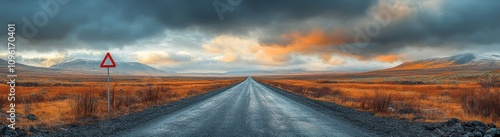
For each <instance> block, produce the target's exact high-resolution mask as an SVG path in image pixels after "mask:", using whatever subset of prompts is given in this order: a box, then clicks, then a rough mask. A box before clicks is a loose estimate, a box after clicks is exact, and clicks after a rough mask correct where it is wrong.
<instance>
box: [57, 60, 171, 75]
mask: <svg viewBox="0 0 500 137" xmlns="http://www.w3.org/2000/svg"><path fill="white" fill-rule="evenodd" d="M100 64H101V61H97V60H88V59H67V60H64V61H62V62H60V63H57V64H55V65H52V66H50V68H52V69H63V70H72V71H77V72H87V73H90V74H104V73H106V71H105V69H103V68H100V67H99V66H100ZM116 66H117V67H116V68H111V69H110V73H114V74H123V75H163V74H167V73H169V72H165V71H162V70H159V69H156V68H153V67H151V66H148V65H145V64H142V63H138V62H116ZM170 73H175V72H170Z"/></svg>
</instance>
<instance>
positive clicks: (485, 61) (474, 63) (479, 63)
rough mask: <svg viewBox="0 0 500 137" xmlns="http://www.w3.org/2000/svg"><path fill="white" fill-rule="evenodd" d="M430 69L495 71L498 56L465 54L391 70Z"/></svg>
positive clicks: (406, 64)
mask: <svg viewBox="0 0 500 137" xmlns="http://www.w3.org/2000/svg"><path fill="white" fill-rule="evenodd" d="M430 68H463V69H481V70H495V69H499V68H500V55H487V54H477V53H465V54H459V55H455V56H450V57H442V58H431V59H423V60H417V61H412V62H405V63H403V64H401V65H399V66H396V67H394V68H392V69H391V70H411V69H430Z"/></svg>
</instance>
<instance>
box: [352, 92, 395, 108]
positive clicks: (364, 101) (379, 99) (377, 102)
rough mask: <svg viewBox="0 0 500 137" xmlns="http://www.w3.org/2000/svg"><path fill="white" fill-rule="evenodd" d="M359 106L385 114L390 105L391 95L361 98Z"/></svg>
mask: <svg viewBox="0 0 500 137" xmlns="http://www.w3.org/2000/svg"><path fill="white" fill-rule="evenodd" d="M359 102H360V106H361V108H363V109H368V110H373V111H374V112H387V110H388V108H389V105H390V104H391V103H392V97H391V95H388V96H387V95H382V94H378V93H377V94H375V96H365V97H361V98H360V100H359Z"/></svg>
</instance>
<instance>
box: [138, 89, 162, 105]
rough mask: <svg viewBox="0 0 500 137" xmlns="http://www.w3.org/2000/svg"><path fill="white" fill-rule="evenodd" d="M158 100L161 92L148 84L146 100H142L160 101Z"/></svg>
mask: <svg viewBox="0 0 500 137" xmlns="http://www.w3.org/2000/svg"><path fill="white" fill-rule="evenodd" d="M158 100H160V93H159V92H158V90H155V89H153V88H152V87H151V86H148V88H147V89H146V94H145V96H144V100H143V101H142V102H158Z"/></svg>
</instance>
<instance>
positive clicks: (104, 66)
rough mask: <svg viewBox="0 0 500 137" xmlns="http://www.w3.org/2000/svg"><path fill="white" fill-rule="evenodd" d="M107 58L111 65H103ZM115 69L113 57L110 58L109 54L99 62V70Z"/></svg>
mask: <svg viewBox="0 0 500 137" xmlns="http://www.w3.org/2000/svg"><path fill="white" fill-rule="evenodd" d="M107 58H109V59H110V60H111V65H104V62H106V59H107ZM114 67H116V63H115V60H113V57H111V54H109V52H108V53H107V54H106V56H104V59H102V62H101V68H114Z"/></svg>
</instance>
